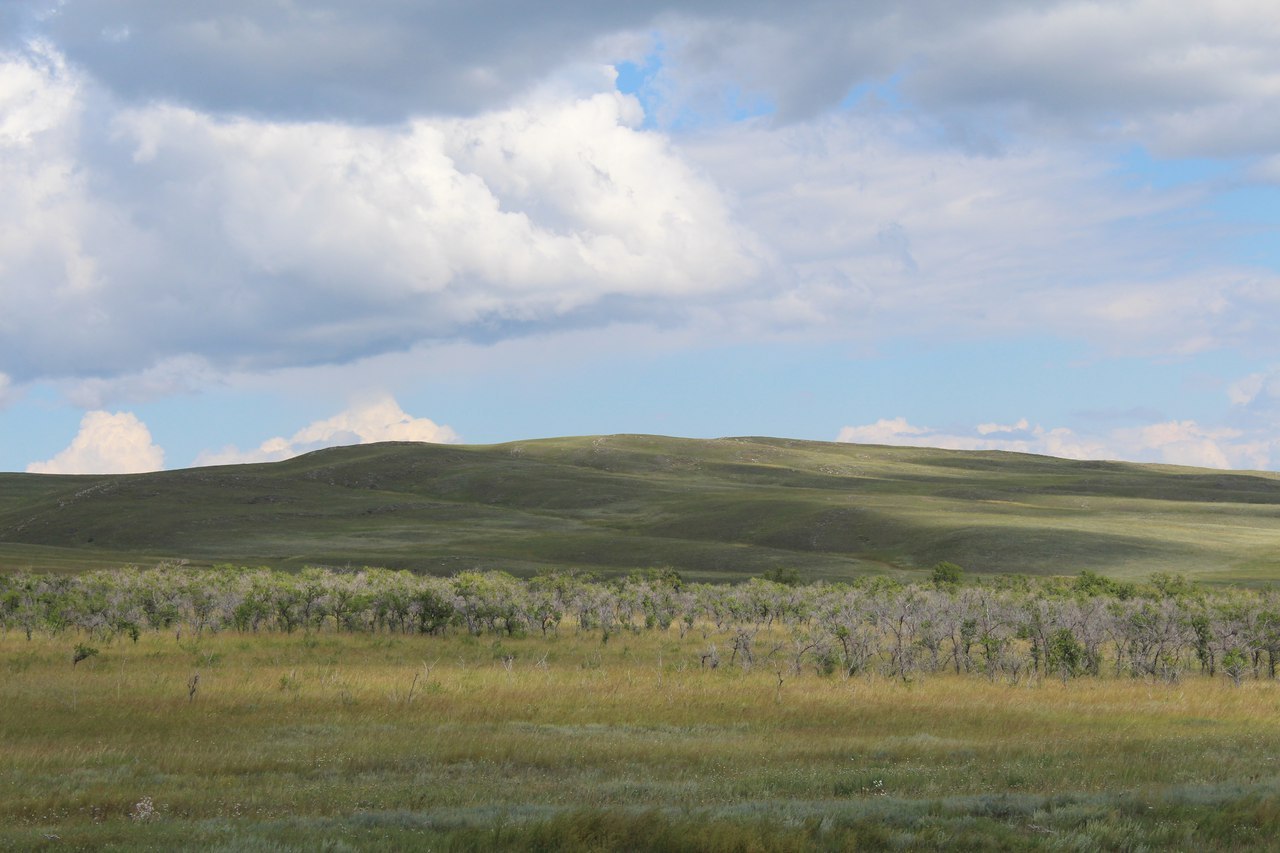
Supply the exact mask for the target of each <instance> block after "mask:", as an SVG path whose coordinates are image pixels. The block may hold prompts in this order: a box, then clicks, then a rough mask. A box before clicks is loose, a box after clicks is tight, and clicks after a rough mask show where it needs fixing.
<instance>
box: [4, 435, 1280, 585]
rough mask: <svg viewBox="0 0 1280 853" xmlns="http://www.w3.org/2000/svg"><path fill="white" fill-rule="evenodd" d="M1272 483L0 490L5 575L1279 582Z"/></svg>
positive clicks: (456, 457)
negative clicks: (342, 570) (951, 575)
mask: <svg viewBox="0 0 1280 853" xmlns="http://www.w3.org/2000/svg"><path fill="white" fill-rule="evenodd" d="M1278 542H1280V478H1277V476H1276V475H1272V474H1260V473H1247V472H1217V471H1213V472H1210V471H1204V470H1200V469H1192V468H1175V467H1170V466H1149V465H1133V464H1125V463H1111V462H1073V461H1068V460H1061V459H1053V458H1049V457H1042V456H1029V455H1023V454H1012V453H994V452H987V453H973V452H958V451H942V450H931V449H920V448H895V447H873V446H860V445H846V444H831V443H820V442H802V441H787V440H781V439H720V440H714V441H699V440H687V439H673V438H661V437H653V436H609V437H599V438H594V437H587V438H564V439H549V440H543V441H528V442H519V443H514V444H506V445H496V446H440V445H424V444H379V445H367V446H360V447H350V448H335V449H331V450H325V451H320V452H318V453H313V454H309V455H307V456H304V457H300V458H297V459H293V460H289V461H286V462H280V463H274V464H269V465H244V466H230V467H220V468H204V469H190V470H182V471H167V472H160V473H156V474H145V475H127V476H98V477H50V476H36V475H26V474H4V475H0V569H8V570H20V569H36V570H46V571H47V570H56V571H81V570H84V569H86V568H103V567H106V568H109V567H114V566H118V565H121V564H125V563H143V564H149V563H153V562H155V561H156V560H159V559H161V558H166V559H185V560H189V561H191V563H192V564H195V565H213V564H218V563H235V564H241V565H246V564H247V565H269V566H275V567H285V568H288V567H300V566H304V565H308V564H320V565H332V566H347V565H353V566H361V565H377V566H386V567H390V568H409V569H413V570H417V571H427V572H436V573H453V572H457V571H461V570H471V569H498V570H503V571H509V572H512V573H515V574H518V575H529V574H532V573H534V572H536V571H538V570H540V569H544V568H561V569H562V568H576V569H584V570H589V571H594V572H598V573H600V574H603V575H617V574H623V573H626V572H629V571H631V570H633V569H636V568H651V567H662V566H671V567H674V568H676V569H677V570H679V571H680V572H681V573H682V574H684V576H685V577H686V578H688V579H690V580H710V581H713V580H739V579H742V578H745V577H749V576H753V575H759V574H763V573H765V572H768V571H770V570H773V569H777V568H794V569H796V570H798V571H799V573H800V575H801V577H803V578H805V579H809V580H817V579H828V580H837V579H842V578H846V579H847V578H849V577H852V576H855V575H863V574H868V573H889V574H893V575H897V576H899V577H910V576H912V573H914V572H920V571H924V570H927V569H928V568H929V567H931V566H933V565H934V564H935V563H937V562H938V561H940V560H949V561H952V562H956V563H959V564H961V565H963V566H964V567H965V568H966V569H967V570H968V571H970V572H974V573H1008V572H1023V573H1030V574H1050V575H1053V574H1075V573H1078V572H1080V571H1083V570H1089V571H1095V572H1100V573H1104V574H1108V575H1111V576H1117V577H1130V578H1132V577H1140V576H1145V575H1147V574H1150V573H1152V572H1157V571H1160V572H1178V573H1183V574H1186V575H1188V576H1191V577H1196V578H1200V579H1205V580H1210V581H1232V582H1263V581H1268V580H1274V579H1275V578H1276V577H1277V576H1278V572H1280V545H1277V543H1278Z"/></svg>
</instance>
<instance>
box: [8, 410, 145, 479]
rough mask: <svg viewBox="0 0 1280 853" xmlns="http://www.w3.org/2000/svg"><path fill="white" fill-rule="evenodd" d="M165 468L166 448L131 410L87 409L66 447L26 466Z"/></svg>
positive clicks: (46, 469)
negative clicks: (45, 459) (159, 443)
mask: <svg viewBox="0 0 1280 853" xmlns="http://www.w3.org/2000/svg"><path fill="white" fill-rule="evenodd" d="M163 467H164V450H162V449H161V448H160V447H159V446H157V445H156V444H154V443H153V442H152V440H151V431H150V430H148V429H147V426H146V424H144V423H143V422H142V421H140V420H138V418H137V417H136V416H135V415H134V414H132V413H131V412H116V413H115V414H112V413H110V412H104V411H95V412H88V413H87V414H85V416H84V418H83V419H81V421H80V431H79V432H78V433H77V434H76V437H75V438H74V439H72V441H71V444H70V445H68V446H67V448H66V449H65V450H63V451H62V452H60V453H58V454H57V455H56V456H54V457H53V458H52V459H49V460H47V461H44V462H32V463H31V464H30V465H28V466H27V472H28V473H31V474H138V473H142V472H146V471H158V470H160V469H161V468H163Z"/></svg>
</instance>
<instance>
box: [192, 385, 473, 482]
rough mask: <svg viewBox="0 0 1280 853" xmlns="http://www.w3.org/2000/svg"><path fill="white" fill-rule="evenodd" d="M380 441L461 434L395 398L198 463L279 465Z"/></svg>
mask: <svg viewBox="0 0 1280 853" xmlns="http://www.w3.org/2000/svg"><path fill="white" fill-rule="evenodd" d="M377 441H425V442H432V443H437V444H448V443H452V442H456V441H458V435H457V433H455V432H454V431H453V430H452V429H450V428H449V427H448V426H443V425H440V424H437V423H436V422H435V421H432V420H430V419H429V418H415V417H412V416H411V415H408V414H406V413H405V412H404V411H403V410H402V409H401V408H400V404H399V403H397V402H396V401H395V400H394V399H392V398H391V397H381V398H378V399H374V400H370V401H368V402H365V403H362V404H358V405H355V406H353V407H351V408H350V409H347V410H346V411H344V412H341V413H339V414H337V415H334V416H333V417H331V418H327V419H325V420H321V421H316V422H315V423H312V424H309V425H307V426H305V427H303V428H302V429H300V430H298V431H297V432H296V433H294V434H293V435H292V436H290V437H289V438H284V437H276V438H271V439H268V440H266V441H264V442H263V443H262V444H261V445H259V446H258V447H257V449H255V450H248V451H242V450H239V449H238V448H235V447H228V448H224V449H222V450H219V451H206V452H204V453H202V454H200V456H199V458H197V459H196V461H195V464H196V466H203V465H236V464H242V463H247V462H278V461H280V460H282V459H291V458H292V457H294V456H298V455H300V454H303V453H309V452H311V451H313V450H320V449H321V448H325V447H336V446H339V445H347V444H371V443H373V442H377Z"/></svg>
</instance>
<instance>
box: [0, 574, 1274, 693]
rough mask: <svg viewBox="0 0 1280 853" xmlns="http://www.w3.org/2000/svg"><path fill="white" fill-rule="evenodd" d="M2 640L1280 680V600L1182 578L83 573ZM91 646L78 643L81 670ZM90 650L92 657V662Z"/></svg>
mask: <svg viewBox="0 0 1280 853" xmlns="http://www.w3.org/2000/svg"><path fill="white" fill-rule="evenodd" d="M0 629H2V630H3V631H4V632H5V633H6V634H7V633H9V632H11V631H22V632H25V634H26V636H27V638H28V639H30V638H31V637H32V635H33V633H36V632H42V633H48V634H54V635H58V634H62V633H71V634H74V635H76V636H77V637H83V636H87V637H89V638H90V639H94V640H99V641H104V642H111V641H114V640H128V639H132V640H133V641H137V639H138V638H139V637H140V636H141V634H142V632H144V631H155V632H160V631H168V632H173V633H174V634H175V636H176V637H177V638H179V639H181V637H182V635H183V634H187V635H188V636H190V635H201V634H203V633H205V632H221V631H237V632H242V633H255V632H263V631H275V632H287V633H292V632H295V631H303V632H314V631H338V632H375V633H376V632H388V633H406V634H410V633H413V634H435V635H438V634H444V633H445V632H449V631H465V632H469V633H471V634H474V635H482V634H486V633H487V634H495V635H504V636H514V635H525V634H542V635H555V634H558V633H559V632H560V631H562V630H572V631H576V632H579V633H581V632H597V633H598V634H599V636H600V638H601V640H602V641H603V642H608V641H609V640H610V638H611V637H614V636H617V635H619V634H623V633H626V632H639V631H646V630H658V631H664V632H665V631H678V632H679V634H680V637H681V638H682V639H683V638H686V637H688V636H690V635H691V634H692V635H693V636H694V638H695V639H696V640H698V643H697V644H696V646H697V655H698V662H699V664H700V665H701V666H704V667H709V668H715V667H719V666H735V667H742V668H746V669H750V668H753V667H768V668H769V669H770V670H776V671H777V673H778V676H779V679H781V678H782V677H783V675H784V673H786V672H800V671H802V670H805V669H812V670H815V671H817V672H818V673H820V674H824V675H834V674H839V675H843V676H853V675H857V674H860V673H866V672H872V671H875V672H879V673H881V674H884V675H888V676H893V677H898V678H903V679H909V678H912V677H916V676H918V675H919V674H922V673H929V672H940V671H954V672H957V673H976V674H982V675H985V676H987V677H989V678H992V679H995V678H1005V679H1010V680H1018V679H1022V678H1032V677H1058V678H1062V679H1063V680H1068V679H1072V678H1079V677H1086V676H1094V677H1098V676H1103V675H1122V676H1133V677H1144V678H1154V679H1160V680H1165V681H1177V680H1178V679H1179V678H1181V677H1183V676H1184V675H1186V674H1188V673H1194V672H1200V673H1204V674H1205V675H1207V676H1210V677H1213V676H1217V677H1225V678H1230V679H1231V680H1233V681H1234V682H1236V683H1237V684H1238V683H1240V682H1241V681H1242V680H1243V679H1246V678H1255V679H1275V678H1276V674H1277V673H1276V670H1277V664H1280V593H1277V592H1276V591H1275V590H1272V589H1266V590H1250V589H1210V588H1206V587H1202V586H1200V585H1198V584H1194V583H1191V582H1189V581H1187V580H1185V579H1184V578H1181V577H1179V576H1171V575H1154V576H1152V577H1151V578H1150V579H1149V580H1148V581H1146V582H1144V583H1123V582H1118V581H1115V580H1112V579H1109V578H1106V577H1103V576H1100V575H1097V574H1093V573H1090V572H1084V573H1082V574H1080V575H1079V576H1077V577H1071V578H1051V579H1036V580H1033V579H1029V578H1026V577H1022V576H997V577H994V578H990V579H985V580H983V581H981V582H974V581H968V580H966V579H962V578H961V575H960V573H959V569H958V567H954V566H951V565H950V564H942V565H940V567H939V568H938V569H937V570H935V571H934V573H933V575H932V577H931V581H930V582H929V583H925V584H911V583H907V584H904V583H899V582H895V581H893V580H891V579H887V578H883V577H867V578H859V579H857V580H854V581H851V582H849V583H838V584H826V583H819V584H809V585H802V584H798V583H795V582H794V579H793V578H789V577H788V578H783V579H782V580H778V579H769V578H757V579H753V580H751V581H749V582H747V583H744V584H738V585H732V586H728V585H712V584H690V583H684V582H683V581H682V579H681V578H680V576H679V575H678V574H677V573H675V572H672V571H648V572H641V573H636V574H633V575H632V576H630V577H627V578H623V579H618V580H610V581H599V580H594V579H592V578H590V577H588V576H582V575H576V574H573V573H569V572H562V573H548V574H543V575H539V576H537V577H534V578H531V579H528V580H521V579H518V578H515V577H512V576H510V575H507V574H503V573H496V572H485V573H480V572H463V573H460V574H458V575H455V576H452V577H433V576H423V575H414V574H411V573H409V572H397V571H389V570H383V569H370V568H366V569H361V570H357V571H340V570H331V569H319V568H310V569H306V570H304V571H302V572H300V573H296V574H294V573H286V572H279V571H272V570H269V569H250V568H242V567H232V566H219V567H215V568H213V569H200V570H197V569H191V568H187V567H185V566H173V565H161V566H157V567H156V568H153V569H146V570H144V569H138V568H132V567H130V568H125V569H119V570H114V571H106V572H91V573H86V574H81V575H48V574H31V573H19V574H11V575H4V576H0ZM87 648H89V647H88V646H87V645H84V644H82V643H78V644H77V645H76V649H77V652H76V654H77V656H79V655H80V651H81V650H82V649H87ZM95 651H96V650H95Z"/></svg>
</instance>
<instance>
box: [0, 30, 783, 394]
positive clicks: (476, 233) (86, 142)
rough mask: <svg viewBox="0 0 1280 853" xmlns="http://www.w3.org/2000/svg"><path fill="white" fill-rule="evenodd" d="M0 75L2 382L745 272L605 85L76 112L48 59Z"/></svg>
mask: <svg viewBox="0 0 1280 853" xmlns="http://www.w3.org/2000/svg"><path fill="white" fill-rule="evenodd" d="M0 80H3V81H7V83H8V84H10V85H8V86H7V87H6V86H5V85H0V96H3V93H5V92H17V93H18V94H16V95H13V96H12V98H11V100H15V99H16V100H17V101H18V102H19V107H20V109H15V110H14V111H13V112H14V114H15V115H17V116H18V118H17V119H15V120H14V121H11V122H9V124H6V125H5V127H6V131H5V135H4V136H3V137H0V142H4V143H7V144H8V149H9V150H8V151H6V154H8V155H11V156H9V157H7V158H6V159H4V160H3V161H0V164H2V165H0V170H3V172H4V174H3V175H0V178H2V179H3V183H4V185H5V186H6V189H7V190H9V191H10V192H9V194H8V197H7V199H8V200H7V201H4V200H0V225H3V226H5V227H4V228H0V234H3V235H5V236H3V237H0V241H3V242H4V245H0V285H3V286H2V287H0V330H3V332H4V334H3V336H2V337H0V364H4V365H6V366H7V368H8V369H9V371H10V372H11V373H12V374H13V375H15V376H17V377H18V378H20V379H30V378H36V377H39V376H49V375H54V376H57V375H85V374H89V375H91V376H92V375H95V374H98V375H102V374H107V375H119V374H130V373H138V372H145V371H149V370H150V371H152V372H154V371H156V370H157V369H163V365H165V364H174V363H184V362H192V361H196V360H204V361H206V362H209V363H210V364H214V365H218V366H221V367H224V368H225V367H232V368H243V369H254V368H262V367H274V366H281V365H289V364H315V363H322V362H335V361H344V360H349V359H352V358H357V357H361V356H365V355H369V354H372V353H377V352H385V351H388V350H395V349H402V348H404V347H406V346H409V345H412V344H413V343H415V342H419V341H423V340H448V339H454V338H458V337H477V338H482V339H484V338H489V339H492V338H495V337H503V336H505V335H509V334H518V333H520V331H521V330H526V329H530V328H547V327H555V326H557V325H561V324H564V325H584V324H585V325H596V324H599V323H600V322H602V317H603V318H604V321H605V322H607V321H608V319H609V318H610V317H613V316H615V315H617V314H625V315H629V316H635V317H646V316H647V317H651V318H654V319H655V322H657V321H661V320H663V319H664V318H668V317H669V316H670V315H671V314H672V313H673V310H675V309H674V308H673V304H672V303H673V302H674V303H675V304H677V305H694V304H697V303H698V302H699V301H707V300H712V299H714V298H718V297H720V296H722V295H723V294H725V293H727V292H732V291H735V290H741V289H742V288H744V287H746V286H749V285H750V284H751V283H752V282H753V281H754V280H755V278H756V276H757V275H758V272H759V269H760V264H761V258H760V254H759V252H760V250H759V247H758V246H757V245H756V242H755V238H754V237H752V235H751V234H750V233H749V232H748V231H747V230H745V229H742V228H740V227H739V226H738V225H737V224H736V223H735V222H734V221H733V218H732V216H731V215H730V213H729V210H728V208H727V207H726V204H725V201H724V199H723V197H722V193H721V191H720V190H719V189H718V188H717V187H715V186H714V185H713V184H712V183H711V182H709V181H708V180H706V179H705V178H704V177H703V176H702V175H701V174H699V172H698V171H697V170H696V169H694V168H692V167H691V166H689V165H688V164H687V163H686V162H685V161H684V160H683V159H682V157H681V156H680V154H679V152H677V151H676V150H675V149H674V148H673V146H672V145H671V143H670V142H669V141H668V140H667V139H666V138H665V137H663V136H661V135H659V134H655V133H651V132H647V131H643V130H641V129H639V128H637V127H636V125H637V122H638V120H639V118H640V114H639V107H638V105H637V104H636V102H635V101H634V99H632V98H630V97H628V96H625V95H621V94H619V93H617V92H595V93H590V92H583V91H574V92H570V93H566V92H564V91H559V90H558V91H557V92H556V93H554V94H553V95H548V94H547V93H545V92H540V93H535V94H534V95H532V96H531V97H532V98H534V100H533V101H530V102H529V103H527V104H524V105H522V106H519V107H513V108H510V109H507V110H504V111H500V112H494V113H487V114H483V115H481V116H478V117H475V118H467V119H420V120H415V121H413V122H411V123H408V124H405V125H396V126H393V127H359V126H351V125H346V124H341V123H326V122H310V123H301V122H280V121H263V120H254V119H249V118H236V119H218V118H213V117H211V116H209V115H206V114H203V113H199V112H196V111H194V110H191V109H188V108H183V107H177V106H168V105H149V106H145V107H138V108H132V109H118V110H115V111H114V112H112V111H111V110H110V109H109V108H108V109H106V110H103V109H101V108H99V109H97V110H94V111H93V112H92V114H90V113H89V111H87V109H86V107H85V102H84V98H83V97H82V95H83V90H84V89H85V88H86V87H89V86H90V84H89V83H87V82H86V81H85V80H83V79H81V78H80V77H78V76H77V74H76V73H75V72H74V71H72V70H69V69H68V67H67V66H66V64H65V63H63V62H62V61H61V59H60V58H59V57H58V56H57V55H56V54H50V55H47V56H39V57H33V56H32V55H29V54H25V53H24V54H21V55H19V54H11V55H9V56H8V57H6V58H4V59H3V60H2V61H0ZM610 81H611V77H609V75H606V74H603V73H597V74H596V82H597V83H598V84H600V85H601V86H604V85H607V84H608V83H609V82H610ZM106 105H107V106H108V107H109V105H110V103H109V102H107V103H106ZM104 114H105V115H106V116H107V120H106V123H105V125H104V124H102V118H103V115H104ZM9 125H12V127H10V126H9ZM89 149H92V150H94V151H96V152H98V153H96V154H95V155H94V157H93V158H92V159H90V160H88V161H85V162H81V158H82V155H83V154H84V152H85V151H86V150H89ZM99 149H102V150H106V151H107V152H108V154H102V153H101V150H99ZM95 170H96V171H95ZM193 176H199V177H198V178H197V177H193Z"/></svg>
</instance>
